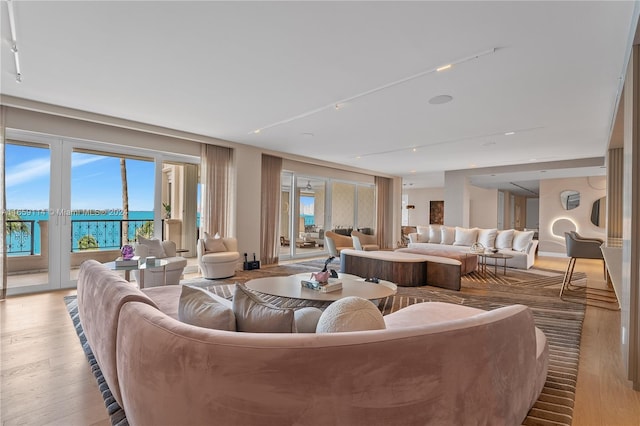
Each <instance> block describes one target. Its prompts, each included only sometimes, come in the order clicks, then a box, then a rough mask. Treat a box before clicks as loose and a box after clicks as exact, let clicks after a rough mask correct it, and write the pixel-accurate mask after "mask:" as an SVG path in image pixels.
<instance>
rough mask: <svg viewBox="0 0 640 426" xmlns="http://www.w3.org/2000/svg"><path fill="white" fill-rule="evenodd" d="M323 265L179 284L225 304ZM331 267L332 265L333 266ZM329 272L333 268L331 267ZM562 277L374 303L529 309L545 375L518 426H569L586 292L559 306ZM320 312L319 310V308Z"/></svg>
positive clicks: (490, 278) (494, 281)
mask: <svg viewBox="0 0 640 426" xmlns="http://www.w3.org/2000/svg"><path fill="white" fill-rule="evenodd" d="M323 263H324V262H323V261H321V260H318V261H308V262H301V263H296V264H289V265H282V266H276V267H269V268H262V269H260V270H253V271H238V274H237V275H236V276H235V277H232V278H229V279H223V280H205V279H203V278H195V279H189V280H183V281H181V283H182V284H189V285H197V286H201V287H204V288H208V289H209V290H211V291H213V292H215V293H217V294H219V295H221V296H223V297H227V298H230V297H232V294H233V289H234V285H235V283H239V282H242V283H244V282H246V281H248V280H250V279H254V278H259V277H268V276H282V275H291V274H296V273H301V272H312V271H318V270H319V269H318V268H319V267H322V264H323ZM336 266H337V265H336ZM334 267H335V266H334ZM562 278H563V273H562V272H558V271H545V270H529V271H517V270H510V269H508V270H507V273H506V275H501V274H498V275H497V276H496V275H493V274H487V275H486V276H480V275H479V274H475V273H474V274H470V275H468V276H465V277H464V278H463V282H462V290H461V291H459V292H458V291H452V290H446V289H440V288H436V287H430V286H422V287H399V288H398V292H397V294H396V295H395V296H392V297H389V298H387V299H385V300H383V301H381V302H380V305H379V306H380V309H381V311H382V312H383V314H388V313H391V312H394V311H396V310H398V309H401V308H403V307H405V306H408V305H411V304H414V303H422V302H430V301H439V302H448V303H455V304H462V305H467V306H472V307H476V308H480V309H486V310H491V309H496V308H499V307H502V306H506V305H511V304H524V305H527V306H529V307H530V308H531V310H532V312H533V316H534V318H535V322H536V325H537V326H538V327H539V328H540V329H541V330H542V331H543V332H544V333H545V335H546V336H547V340H548V342H549V349H550V351H549V372H548V374H547V380H546V383H545V386H544V389H543V390H542V393H541V395H540V397H539V398H538V400H537V402H536V403H535V405H534V406H533V408H532V409H531V410H530V411H529V413H528V416H527V418H526V419H525V420H524V422H523V424H524V425H571V419H572V414H573V403H574V399H575V388H576V380H577V373H578V361H579V355H580V335H581V331H582V322H583V319H584V310H585V298H586V291H585V290H584V284H585V282H586V276H584V274H582V275H579V274H574V280H573V283H574V284H576V285H578V286H581V287H578V288H577V289H576V290H571V291H569V292H565V294H566V297H565V300H561V299H560V298H559V297H558V295H559V289H560V285H561V284H562ZM265 298H267V299H268V300H270V301H271V302H272V303H274V304H277V305H279V306H290V307H296V306H318V305H317V302H311V301H299V300H295V299H285V298H279V297H275V296H267V295H265ZM65 302H66V303H67V308H68V309H69V313H70V315H71V317H72V319H73V321H74V325H75V327H76V331H77V332H78V337H79V338H80V341H81V343H82V345H83V349H84V350H85V353H86V354H87V359H88V360H89V363H90V365H92V370H93V372H94V375H95V376H96V379H97V380H98V384H99V386H100V389H101V391H102V392H103V397H104V398H105V405H106V407H107V410H108V411H109V414H110V416H111V422H112V424H113V425H118V426H125V425H128V423H127V422H126V416H125V414H124V412H123V411H122V409H121V408H120V407H119V406H118V404H117V403H116V402H115V401H114V400H113V397H112V396H111V392H110V391H109V389H108V387H107V385H106V383H104V379H103V378H102V373H101V372H100V369H99V367H98V366H97V364H96V363H95V358H94V357H93V354H92V353H91V348H89V346H88V345H87V343H86V339H84V334H83V332H82V326H81V324H80V323H79V319H78V316H77V304H76V301H75V296H67V297H65ZM319 307H323V306H319Z"/></svg>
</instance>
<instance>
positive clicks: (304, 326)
mask: <svg viewBox="0 0 640 426" xmlns="http://www.w3.org/2000/svg"><path fill="white" fill-rule="evenodd" d="M293 316H294V321H295V323H296V332H297V333H315V332H316V327H317V326H318V320H320V317H321V316H322V309H318V308H316V307H313V306H305V307H304V308H299V309H296V310H295V312H294V313H293Z"/></svg>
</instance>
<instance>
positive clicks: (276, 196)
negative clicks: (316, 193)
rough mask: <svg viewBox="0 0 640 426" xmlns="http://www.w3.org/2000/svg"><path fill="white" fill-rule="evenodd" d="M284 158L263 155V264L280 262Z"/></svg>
mask: <svg viewBox="0 0 640 426" xmlns="http://www.w3.org/2000/svg"><path fill="white" fill-rule="evenodd" d="M281 175H282V158H279V157H273V156H271V155H264V154H263V155H262V183H261V188H260V189H261V191H262V200H261V205H260V207H261V209H262V215H260V253H261V254H262V255H261V256H260V261H261V262H262V264H263V265H273V264H277V263H278V260H279V259H278V255H279V253H280V240H279V235H278V234H279V231H278V230H279V229H280V202H281V198H282V188H281V182H280V180H281Z"/></svg>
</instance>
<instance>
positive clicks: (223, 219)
mask: <svg viewBox="0 0 640 426" xmlns="http://www.w3.org/2000/svg"><path fill="white" fill-rule="evenodd" d="M232 162H233V151H232V149H231V148H225V147H221V146H215V145H207V144H203V145H202V163H201V177H200V182H201V185H202V212H201V214H202V217H201V218H200V220H201V224H200V227H201V230H202V231H204V232H207V233H209V234H211V235H214V234H215V233H219V234H220V236H222V237H230V236H232V235H230V234H231V231H232V229H231V199H230V194H231V167H232Z"/></svg>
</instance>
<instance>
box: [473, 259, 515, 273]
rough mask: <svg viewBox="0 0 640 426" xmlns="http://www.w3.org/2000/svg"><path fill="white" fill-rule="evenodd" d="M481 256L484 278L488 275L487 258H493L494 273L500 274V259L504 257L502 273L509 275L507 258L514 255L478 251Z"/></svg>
mask: <svg viewBox="0 0 640 426" xmlns="http://www.w3.org/2000/svg"><path fill="white" fill-rule="evenodd" d="M476 254H477V255H478V256H480V274H481V275H482V277H483V278H484V277H485V276H486V275H487V259H493V275H498V261H499V260H500V259H502V275H507V259H511V258H512V257H513V256H512V255H510V254H504V253H476Z"/></svg>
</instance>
